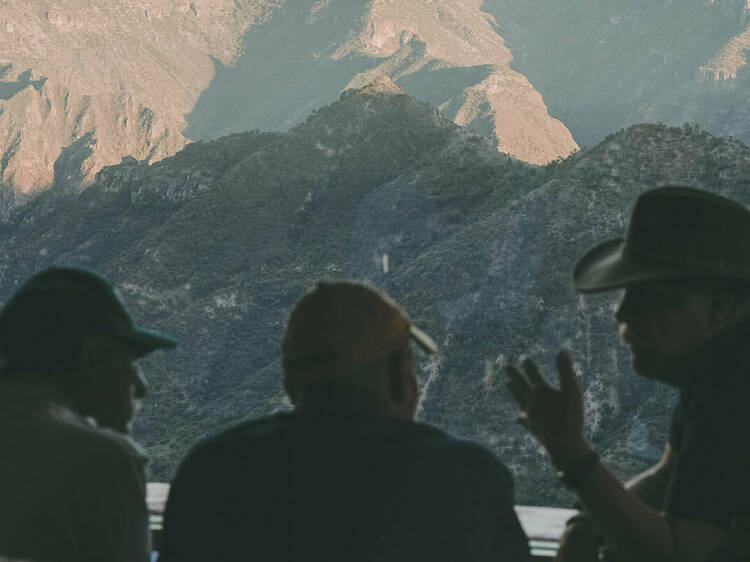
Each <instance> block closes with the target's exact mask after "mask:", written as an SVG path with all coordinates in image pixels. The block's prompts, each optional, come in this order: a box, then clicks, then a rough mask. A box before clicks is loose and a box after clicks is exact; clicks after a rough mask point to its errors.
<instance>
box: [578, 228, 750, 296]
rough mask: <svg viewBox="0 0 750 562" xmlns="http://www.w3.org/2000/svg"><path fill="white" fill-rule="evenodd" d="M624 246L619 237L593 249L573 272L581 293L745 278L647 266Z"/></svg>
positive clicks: (706, 271) (688, 268) (657, 265)
mask: <svg viewBox="0 0 750 562" xmlns="http://www.w3.org/2000/svg"><path fill="white" fill-rule="evenodd" d="M624 247H625V239H624V238H615V239H614V240H608V241H606V242H603V243H601V244H599V245H598V246H594V248H592V249H591V250H589V251H588V252H587V253H586V254H585V255H584V256H583V257H582V258H581V259H580V260H578V263H577V264H576V266H575V268H574V269H573V287H574V288H575V290H576V291H578V292H579V293H598V292H601V291H611V290H613V289H622V288H624V287H627V286H628V285H633V284H634V283H642V282H644V281H655V280H658V279H686V278H700V277H722V276H723V277H744V276H745V275H737V274H735V275H729V274H728V272H726V271H725V272H722V273H724V275H721V274H720V272H718V271H710V270H708V269H706V268H699V267H676V266H672V265H667V264H658V263H647V262H644V261H641V260H638V259H636V258H632V257H629V256H627V255H625V254H624V253H623V249H624ZM736 273H737V272H736Z"/></svg>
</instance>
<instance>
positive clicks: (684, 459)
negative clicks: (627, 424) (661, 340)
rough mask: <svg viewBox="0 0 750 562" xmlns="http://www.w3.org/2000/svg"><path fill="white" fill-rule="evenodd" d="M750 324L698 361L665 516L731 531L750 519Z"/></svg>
mask: <svg viewBox="0 0 750 562" xmlns="http://www.w3.org/2000/svg"><path fill="white" fill-rule="evenodd" d="M747 335H748V325H747V323H746V324H744V325H742V326H740V327H739V328H737V329H735V330H732V331H730V332H729V333H727V334H724V335H723V336H722V337H720V338H719V339H718V340H717V341H715V342H711V344H710V345H708V346H706V347H705V348H704V349H703V350H701V352H700V353H699V354H697V355H696V357H695V360H694V361H693V362H692V367H691V371H692V372H691V373H689V380H690V384H689V385H687V386H686V387H685V388H683V389H682V390H681V392H680V398H679V401H678V403H677V406H676V408H675V411H674V415H673V419H672V426H671V429H670V437H669V443H670V446H671V448H672V450H673V452H674V453H675V454H676V457H677V463H676V466H675V468H674V470H673V471H672V475H671V478H670V482H669V485H668V489H667V497H666V501H665V505H664V508H665V512H666V513H667V514H669V515H674V516H679V517H685V518H689V519H696V520H699V521H704V522H706V523H710V524H712V525H715V526H717V527H721V528H723V529H728V528H729V526H730V524H731V521H732V518H733V517H735V516H741V517H747V516H750V447H748V436H749V435H750V376H749V375H750V373H749V372H748V367H750V362H749V361H748V359H749V357H748V351H750V345H748V343H746V342H750V338H748V337H747Z"/></svg>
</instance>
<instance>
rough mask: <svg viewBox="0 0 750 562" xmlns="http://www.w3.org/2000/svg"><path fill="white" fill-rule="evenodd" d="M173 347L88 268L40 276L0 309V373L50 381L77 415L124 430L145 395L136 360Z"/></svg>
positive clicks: (50, 271)
mask: <svg viewBox="0 0 750 562" xmlns="http://www.w3.org/2000/svg"><path fill="white" fill-rule="evenodd" d="M174 345H175V341H174V340H172V339H171V338H168V337H166V336H163V335H160V334H157V333H155V332H150V331H147V330H143V329H141V328H139V327H137V326H136V325H135V324H134V323H133V320H132V319H131V318H130V315H129V314H128V313H127V311H126V310H125V307H124V305H123V304H122V302H121V300H120V299H119V297H118V295H117V293H116V292H115V290H114V289H113V287H112V285H110V283H109V282H108V281H107V280H106V279H104V278H103V277H101V276H99V275H97V274H95V273H93V272H91V271H88V270H85V269H76V268H62V267H52V268H49V269H46V270H44V271H42V272H40V273H37V274H36V275H34V276H32V277H31V278H30V279H28V280H27V281H26V282H25V283H24V284H23V285H22V286H21V287H20V288H19V289H18V290H17V291H16V292H15V293H14V295H13V296H12V297H11V299H10V300H9V301H8V303H7V304H6V305H5V306H4V307H3V309H2V311H0V361H1V363H0V365H1V366H2V369H1V370H0V374H1V375H0V376H4V377H21V378H28V377H32V378H43V379H48V380H51V381H53V382H54V383H55V384H56V385H57V386H58V387H59V388H60V389H61V390H62V391H63V392H64V393H65V394H66V395H67V396H68V397H69V399H70V400H71V402H72V403H73V404H74V406H75V408H76V409H77V410H78V411H79V413H81V414H82V415H86V416H91V417H93V418H94V419H96V421H97V422H98V423H99V424H100V425H102V426H105V427H110V428H112V429H116V430H119V431H127V430H128V429H129V422H130V419H131V418H132V415H133V409H134V403H135V401H136V400H138V399H140V398H142V397H143V396H144V395H145V393H146V384H145V379H144V378H143V376H142V375H141V374H140V372H139V371H138V369H137V368H136V367H135V365H134V364H133V363H134V361H135V360H136V359H137V358H139V357H142V356H143V355H146V354H147V353H150V352H151V351H153V350H155V349H159V348H168V347H174Z"/></svg>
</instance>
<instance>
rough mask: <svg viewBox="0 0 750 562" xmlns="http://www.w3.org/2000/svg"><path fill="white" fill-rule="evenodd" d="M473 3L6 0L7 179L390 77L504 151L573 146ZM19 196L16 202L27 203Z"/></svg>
mask: <svg viewBox="0 0 750 562" xmlns="http://www.w3.org/2000/svg"><path fill="white" fill-rule="evenodd" d="M479 4H480V2H478V1H476V0H474V1H471V2H467V1H465V0H440V1H439V2H427V1H421V0H420V1H415V0H398V1H392V2H386V1H376V2H364V1H357V2H351V1H349V0H330V1H326V0H300V1H295V2H290V1H286V0H240V1H237V2H235V1H233V0H193V1H190V0H154V1H145V0H115V1H113V0H92V1H82V0H66V1H63V2H52V1H50V0H42V1H38V2H27V1H25V0H4V1H3V2H2V3H0V6H1V8H2V9H1V10H0V185H3V186H5V187H10V188H12V189H13V190H15V191H16V192H17V193H21V194H24V193H30V192H34V191H36V190H39V189H43V188H46V187H49V186H51V185H54V184H58V185H88V184H89V183H90V182H91V181H92V180H93V178H94V175H95V174H96V172H97V171H99V170H100V169H101V168H102V167H104V166H107V165H111V164H115V163H117V162H119V161H120V159H121V158H122V157H123V156H126V155H127V156H132V157H134V158H135V159H137V160H139V161H146V162H155V161H158V160H159V159H161V158H164V157H165V156H169V155H171V154H174V153H175V152H177V151H178V150H179V149H180V148H182V147H183V146H184V145H185V144H186V142H189V141H190V140H194V139H208V138H216V137H218V136H221V135H224V134H228V133H232V132H241V131H246V130H252V129H258V128H260V129H271V130H284V129H288V128H289V127H290V126H292V125H294V124H296V123H298V122H299V121H301V120H302V119H303V118H304V117H306V116H307V114H308V113H309V112H310V111H312V110H313V109H315V108H317V107H320V106H322V105H325V104H327V103H330V102H332V101H334V100H335V99H336V98H337V97H338V95H339V94H340V93H341V92H342V91H343V90H345V89H346V88H347V87H350V86H362V85H364V84H366V83H368V82H370V81H371V80H372V79H374V78H375V77H376V76H378V75H380V74H383V75H387V76H389V77H391V78H392V79H394V80H396V81H400V82H399V83H400V84H401V85H402V86H403V87H405V88H406V89H407V90H409V91H413V92H414V93H415V94H416V95H417V96H418V97H420V98H422V99H425V100H427V101H429V102H431V103H433V104H435V105H439V106H441V108H442V109H443V110H444V111H445V113H446V115H448V116H449V117H450V118H451V119H454V120H455V121H456V122H457V123H460V124H467V125H469V126H471V127H473V128H475V129H476V130H478V131H480V132H481V133H482V134H484V135H487V136H490V137H493V138H494V139H495V141H494V142H495V143H496V145H497V147H498V148H499V149H500V150H501V151H503V152H507V153H509V154H512V155H514V156H516V157H518V158H521V159H523V160H526V161H529V162H535V163H543V162H547V161H549V160H551V159H554V158H556V157H559V156H565V155H567V154H569V153H570V152H571V151H573V150H575V149H576V148H577V145H576V144H575V142H574V141H573V139H572V137H571V135H570V133H569V132H568V131H567V129H566V128H565V127H564V126H563V125H562V124H561V123H560V122H559V121H556V120H554V119H552V118H551V117H549V115H548V114H547V111H546V107H545V105H544V102H543V101H542V98H541V96H540V95H539V93H538V92H537V91H536V90H535V89H534V88H533V86H532V85H531V84H530V83H529V82H528V80H526V78H524V77H523V76H522V75H521V74H518V73H517V72H514V71H512V70H511V69H510V67H509V63H510V61H511V60H512V55H511V53H510V51H509V50H508V49H507V48H506V47H505V45H504V43H503V39H502V38H501V37H500V36H499V35H498V34H497V32H496V30H495V27H494V25H493V22H492V20H491V18H490V17H489V16H487V15H486V14H484V13H483V12H482V11H481V10H480V6H479ZM22 199H23V198H20V200H22Z"/></svg>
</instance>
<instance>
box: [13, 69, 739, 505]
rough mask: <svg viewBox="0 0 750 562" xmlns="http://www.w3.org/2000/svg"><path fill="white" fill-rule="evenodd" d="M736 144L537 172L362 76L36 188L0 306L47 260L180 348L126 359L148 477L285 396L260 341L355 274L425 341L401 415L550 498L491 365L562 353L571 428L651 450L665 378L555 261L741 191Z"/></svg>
mask: <svg viewBox="0 0 750 562" xmlns="http://www.w3.org/2000/svg"><path fill="white" fill-rule="evenodd" d="M749 177H750V149H748V148H747V147H746V146H745V145H744V144H742V143H741V142H739V141H737V140H732V139H724V138H720V137H716V136H713V135H711V134H709V133H707V132H705V131H703V130H701V129H700V128H699V127H697V126H694V125H690V126H683V127H677V128H675V127H669V126H666V125H658V124H657V125H654V124H652V125H637V126H633V127H630V128H628V129H625V130H623V131H620V132H617V133H614V134H611V135H609V136H607V137H606V138H605V139H603V140H602V142H600V143H599V144H597V145H596V146H593V147H591V148H585V149H582V150H580V151H578V152H576V153H574V154H572V155H571V156H569V157H567V158H565V159H563V160H558V161H554V162H552V163H550V164H548V165H546V166H541V167H540V166H535V165H531V164H528V163H525V162H522V161H519V160H517V159H515V158H512V157H510V156H507V155H505V154H503V153H501V152H499V151H498V150H497V147H496V144H495V142H494V141H493V140H492V139H487V138H485V137H482V136H479V135H478V134H476V133H475V132H474V131H472V130H471V129H468V128H466V127H460V126H458V125H456V124H455V123H454V122H452V121H451V120H449V119H446V118H445V117H444V116H442V115H441V114H440V112H439V111H438V110H437V109H436V108H435V107H433V106H431V105H429V104H426V103H424V102H422V101H419V100H417V99H415V98H414V97H411V96H408V95H407V94H405V93H404V92H403V90H401V88H399V87H398V86H397V85H396V84H394V83H393V82H392V81H389V80H386V79H382V78H381V79H378V80H376V81H374V82H373V83H371V84H369V85H367V86H365V87H363V88H359V89H350V90H346V91H345V92H344V93H343V94H342V95H341V96H340V98H339V99H338V100H337V101H336V102H334V103H333V104H331V105H329V106H326V107H324V108H321V109H319V110H316V111H314V112H313V113H312V114H311V115H310V116H308V118H307V119H306V120H305V121H303V122H302V123H301V124H299V125H296V126H295V127H292V128H291V129H290V130H288V131H286V132H258V131H255V132H247V133H239V134H232V135H228V136H225V137H222V138H219V139H217V140H211V141H198V142H194V143H192V144H189V145H187V146H186V147H185V148H184V149H183V150H181V151H180V152H178V153H177V154H176V155H174V156H172V157H169V158H165V159H163V160H161V161H159V162H156V163H153V164H151V165H149V164H147V163H145V162H139V161H137V160H136V159H126V160H125V161H123V162H122V163H120V164H118V165H115V166H109V167H105V168H104V169H102V170H101V171H100V172H99V173H98V174H97V176H96V179H95V181H94V182H93V183H92V184H91V186H90V187H88V188H87V189H85V190H82V191H78V190H70V189H55V188H53V189H49V190H47V191H45V192H43V193H41V194H39V195H38V196H37V197H35V198H33V199H32V200H30V201H28V202H27V203H26V204H25V205H22V206H20V207H15V208H13V209H10V210H9V211H8V214H7V217H6V220H5V221H3V222H2V223H0V301H5V300H6V299H7V298H8V296H9V295H10V294H11V293H12V291H13V290H14V288H15V287H17V286H18V284H19V283H20V282H21V281H22V280H23V279H24V278H26V277H27V276H28V275H30V274H31V273H33V272H34V271H37V270H39V269H40V268H42V267H45V266H47V265H50V264H52V263H57V264H69V265H82V266H87V267H92V268H94V269H96V270H99V271H101V272H103V273H104V274H105V275H107V276H108V277H109V278H111V279H112V280H113V281H114V283H115V285H116V286H117V288H118V290H119V291H120V292H121V294H122V295H123V297H124V298H125V300H126V302H127V303H128V305H129V307H130V309H131V310H132V311H133V313H134V315H135V316H136V318H137V320H138V321H139V322H142V323H143V324H145V325H148V326H154V327H157V328H159V329H161V330H163V331H165V332H167V333H170V334H174V335H175V336H177V337H178V338H179V339H180V342H181V343H180V345H179V346H178V348H177V350H175V351H173V352H159V353H155V354H153V355H152V356H149V357H148V358H147V359H145V360H144V361H142V363H143V368H144V371H145V372H146V374H147V375H148V377H149V379H150V381H151V388H150V393H149V396H148V397H147V399H146V400H145V402H144V407H143V409H142V411H141V412H140V414H139V416H138V418H137V423H136V427H135V431H136V437H137V438H138V439H139V440H141V441H142V442H143V443H144V445H145V446H146V448H147V451H148V453H149V456H150V458H151V465H150V477H151V478H152V479H158V480H166V479H168V478H169V477H170V476H171V475H172V474H173V471H174V469H175V466H176V464H177V462H178V461H179V459H180V458H182V457H183V456H184V455H185V453H186V452H187V450H188V449H189V447H190V446H192V444H194V443H195V442H196V441H197V440H199V439H201V438H203V437H205V436H206V435H209V434H211V433H213V432H216V431H219V430H221V429H223V428H226V427H228V426H230V425H232V424H234V423H238V422H240V421H242V420H244V419H247V418H249V417H254V416H258V415H263V414H268V413H271V412H274V411H279V410H282V409H285V408H288V407H289V404H288V401H287V400H286V399H285V397H284V393H283V391H282V388H281V382H280V371H281V369H280V363H279V342H280V338H281V335H282V333H283V330H284V325H285V321H286V317H287V314H288V312H289V310H290V308H291V307H292V306H293V305H294V303H295V302H296V300H297V299H298V298H299V297H300V296H301V295H302V294H303V292H304V291H305V290H306V289H308V288H309V287H310V286H311V285H312V284H313V283H314V281H315V280H317V279H321V278H356V279H361V280H364V281H367V282H369V283H372V284H374V285H375V286H377V287H379V288H380V289H382V290H384V291H386V292H387V293H388V294H390V295H392V296H393V297H394V298H396V299H397V300H398V301H400V302H402V303H403V304H404V306H405V308H406V309H407V310H408V311H409V312H410V314H411V316H412V317H413V319H414V321H415V323H416V324H417V325H419V326H420V327H422V328H423V329H425V330H426V331H427V332H428V333H430V334H431V335H432V336H433V337H434V338H435V339H436V341H437V342H438V344H439V346H440V353H439V354H438V355H437V356H436V357H433V358H429V359H425V358H424V357H420V356H418V355H417V357H416V367H417V371H418V375H419V378H420V388H421V392H422V398H421V401H420V404H419V413H418V416H419V418H420V419H421V420H423V421H426V422H429V423H434V424H437V425H439V426H441V427H444V428H446V429H448V430H449V431H452V432H455V433H457V434H459V435H462V436H465V437H468V438H471V439H476V440H477V441H479V442H481V443H483V444H484V445H486V446H487V447H489V448H490V449H491V450H493V451H494V452H496V453H497V454H498V455H499V456H500V457H501V458H502V459H503V460H504V461H505V462H506V463H507V464H508V465H509V466H510V467H511V469H512V471H513V473H514V475H515V477H516V481H517V490H516V493H517V500H518V501H519V503H529V504H541V505H545V504H546V505H566V504H567V503H568V502H570V501H571V497H570V496H569V495H568V494H567V493H566V492H565V491H563V490H562V489H561V488H560V487H559V485H558V484H557V482H556V479H555V477H554V475H553V473H552V471H551V470H550V467H549V465H548V464H547V462H546V461H545V459H544V456H543V454H542V452H541V450H540V449H539V447H538V446H537V445H536V444H535V443H534V441H533V440H532V439H531V438H530V437H528V436H527V435H526V434H525V433H524V431H522V430H521V429H520V428H519V427H518V426H517V424H516V423H515V417H516V410H515V407H513V405H512V403H511V400H510V397H509V396H508V394H507V393H506V391H505V388H504V380H503V375H502V368H503V366H504V365H505V364H507V363H508V362H510V361H516V359H517V357H518V356H519V355H520V354H521V353H529V354H531V355H532V356H533V357H535V358H537V359H538V360H539V361H540V362H541V364H542V366H543V368H544V372H545V374H546V375H547V376H549V377H550V378H551V379H552V378H554V374H553V371H552V363H553V360H552V358H553V355H554V353H555V351H556V350H557V349H558V347H560V346H565V347H567V348H569V349H570V350H571V353H572V355H573V358H574V361H575V365H576V368H577V371H578V373H579V380H580V383H581V385H582V387H583V389H584V392H585V401H586V407H587V410H588V415H587V420H588V421H587V428H586V429H587V433H588V435H589V437H590V439H591V440H592V441H593V443H594V444H595V446H596V447H597V449H598V450H599V451H600V452H601V454H602V457H603V458H604V459H605V461H606V462H607V463H608V464H610V465H611V466H612V467H613V468H614V470H615V472H616V473H617V474H618V475H620V476H628V475H632V474H633V473H635V472H636V471H637V470H641V469H643V468H644V467H646V466H648V465H650V464H652V463H653V462H654V461H655V460H656V459H658V458H659V456H660V454H661V449H662V447H663V443H664V441H665V438H666V432H667V426H668V413H669V410H670V407H671V405H672V404H673V402H674V399H675V396H674V394H673V393H672V391H670V390H669V389H667V388H665V387H663V386H659V385H656V384H654V383H652V382H649V381H646V380H643V379H640V378H638V377H636V376H635V375H634V374H633V373H632V369H631V367H630V363H629V355H628V353H627V351H626V349H625V348H624V347H622V346H621V345H620V344H619V343H618V341H617V336H616V331H615V329H614V324H613V321H612V309H613V306H614V303H615V300H616V298H617V295H616V294H604V295H597V296H590V297H581V296H577V295H576V294H574V292H573V291H572V288H571V281H570V275H571V270H572V267H573V264H574V263H575V260H576V259H577V258H578V257H579V256H580V255H581V254H582V253H583V252H584V251H585V250H587V249H588V248H589V247H590V246H592V245H593V244H594V243H596V242H598V241H601V240H603V239H606V238H608V237H613V236H618V235H621V234H622V232H623V229H624V227H625V224H626V221H627V216H628V213H629V209H630V207H631V206H632V204H633V202H634V200H635V197H636V196H637V195H638V193H640V192H641V191H642V190H644V189H646V188H648V187H652V186H655V185H658V184H662V183H669V182H679V183H688V184H691V185H701V186H704V187H706V188H707V189H710V190H712V191H715V192H717V193H720V194H724V195H728V196H731V197H734V198H736V199H738V200H740V201H742V202H745V203H748V202H749V200H750V197H749V196H748V192H747V189H746V185H747V180H748V178H749Z"/></svg>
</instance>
